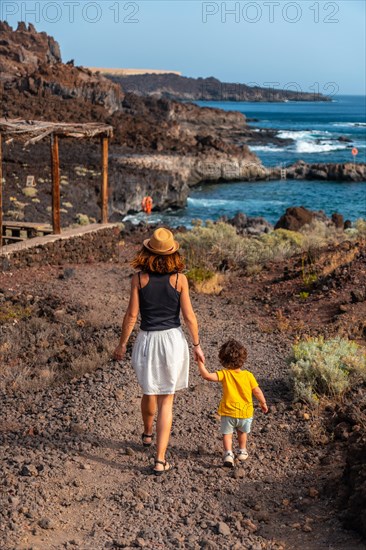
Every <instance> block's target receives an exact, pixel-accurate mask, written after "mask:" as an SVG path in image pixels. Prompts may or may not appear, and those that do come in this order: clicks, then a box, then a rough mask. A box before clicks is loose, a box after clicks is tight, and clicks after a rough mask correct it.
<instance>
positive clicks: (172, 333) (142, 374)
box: [132, 327, 189, 395]
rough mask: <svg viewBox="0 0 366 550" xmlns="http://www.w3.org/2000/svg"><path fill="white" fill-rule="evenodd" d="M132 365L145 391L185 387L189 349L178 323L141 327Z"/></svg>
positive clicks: (159, 392)
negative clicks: (157, 328) (155, 328)
mask: <svg viewBox="0 0 366 550" xmlns="http://www.w3.org/2000/svg"><path fill="white" fill-rule="evenodd" d="M132 366H133V368H134V371H135V373H136V376H137V379H138V382H139V384H140V386H141V388H142V391H143V393H144V394H146V395H163V394H172V393H175V392H176V391H178V390H182V389H184V388H187V387H188V375H189V349H188V344H187V340H186V338H185V336H184V332H183V330H182V328H181V327H178V328H171V329H168V330H152V331H145V330H140V332H139V333H138V335H137V338H136V341H135V344H134V346H133V350H132Z"/></svg>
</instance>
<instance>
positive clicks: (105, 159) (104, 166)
mask: <svg viewBox="0 0 366 550" xmlns="http://www.w3.org/2000/svg"><path fill="white" fill-rule="evenodd" d="M108 141H109V140H108V137H107V136H103V137H102V138H101V144H102V181H101V185H102V188H101V201H102V205H101V209H102V223H108Z"/></svg>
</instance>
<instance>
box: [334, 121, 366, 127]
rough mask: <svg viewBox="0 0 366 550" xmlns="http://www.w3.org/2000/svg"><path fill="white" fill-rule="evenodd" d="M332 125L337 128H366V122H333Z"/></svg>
mask: <svg viewBox="0 0 366 550" xmlns="http://www.w3.org/2000/svg"><path fill="white" fill-rule="evenodd" d="M332 126H335V127H336V128H342V127H345V128H358V127H361V128H365V127H366V122H333V124H332Z"/></svg>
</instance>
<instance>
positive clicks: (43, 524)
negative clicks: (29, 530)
mask: <svg viewBox="0 0 366 550" xmlns="http://www.w3.org/2000/svg"><path fill="white" fill-rule="evenodd" d="M38 525H39V526H40V528H41V529H54V523H53V521H52V520H51V519H50V518H41V519H40V520H39V521H38Z"/></svg>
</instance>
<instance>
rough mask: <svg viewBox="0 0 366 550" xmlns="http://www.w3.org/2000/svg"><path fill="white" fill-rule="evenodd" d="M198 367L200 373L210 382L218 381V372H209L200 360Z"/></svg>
mask: <svg viewBox="0 0 366 550" xmlns="http://www.w3.org/2000/svg"><path fill="white" fill-rule="evenodd" d="M198 368H199V370H200V375H201V376H202V378H204V379H205V380H208V381H209V382H218V381H219V377H218V376H217V372H208V370H207V369H206V367H205V365H204V364H203V363H202V361H200V360H199V361H198Z"/></svg>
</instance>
